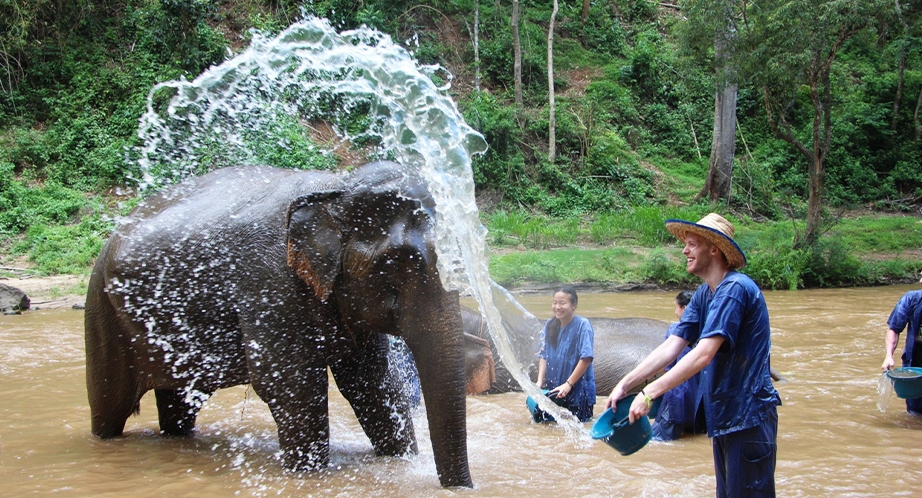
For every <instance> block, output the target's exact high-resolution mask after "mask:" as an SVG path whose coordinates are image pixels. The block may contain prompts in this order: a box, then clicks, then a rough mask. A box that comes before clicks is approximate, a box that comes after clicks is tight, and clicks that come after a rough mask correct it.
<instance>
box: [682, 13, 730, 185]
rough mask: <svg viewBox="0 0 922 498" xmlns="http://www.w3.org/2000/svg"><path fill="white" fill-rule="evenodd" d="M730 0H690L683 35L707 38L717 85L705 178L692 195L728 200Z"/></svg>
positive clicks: (686, 37)
mask: <svg viewBox="0 0 922 498" xmlns="http://www.w3.org/2000/svg"><path fill="white" fill-rule="evenodd" d="M733 6H734V1H733V0H716V1H700V2H692V3H691V4H690V5H689V8H688V9H687V10H686V16H687V17H686V18H687V23H688V24H689V25H690V26H688V27H686V29H684V30H682V32H683V33H684V36H683V37H684V38H685V39H691V38H695V37H705V38H711V40H712V43H713V48H714V72H715V82H716V86H717V91H716V96H715V98H714V133H713V135H712V139H711V156H710V159H709V161H708V173H707V178H706V179H705V181H704V185H703V186H702V187H701V191H700V192H698V195H697V196H696V197H695V199H701V198H708V199H710V200H711V201H715V202H716V201H720V200H724V201H730V198H731V195H732V191H733V190H732V187H733V162H734V158H735V157H736V100H737V94H738V92H739V85H738V83H737V75H736V69H735V67H734V64H735V62H734V61H733V53H734V50H735V42H736V33H737V29H738V28H737V23H736V19H737V14H736V12H734V9H733Z"/></svg>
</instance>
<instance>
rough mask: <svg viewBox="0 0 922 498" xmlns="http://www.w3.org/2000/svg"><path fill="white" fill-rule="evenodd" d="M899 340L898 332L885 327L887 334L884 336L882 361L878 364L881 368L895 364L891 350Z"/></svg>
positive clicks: (889, 367)
mask: <svg viewBox="0 0 922 498" xmlns="http://www.w3.org/2000/svg"><path fill="white" fill-rule="evenodd" d="M899 341H900V334H899V333H898V332H897V331H895V330H893V329H887V335H886V336H885V338H884V353H885V355H884V363H883V364H882V365H881V366H880V368H881V370H890V369H891V368H893V365H895V364H896V362H894V361H893V352H894V351H896V345H897V343H899Z"/></svg>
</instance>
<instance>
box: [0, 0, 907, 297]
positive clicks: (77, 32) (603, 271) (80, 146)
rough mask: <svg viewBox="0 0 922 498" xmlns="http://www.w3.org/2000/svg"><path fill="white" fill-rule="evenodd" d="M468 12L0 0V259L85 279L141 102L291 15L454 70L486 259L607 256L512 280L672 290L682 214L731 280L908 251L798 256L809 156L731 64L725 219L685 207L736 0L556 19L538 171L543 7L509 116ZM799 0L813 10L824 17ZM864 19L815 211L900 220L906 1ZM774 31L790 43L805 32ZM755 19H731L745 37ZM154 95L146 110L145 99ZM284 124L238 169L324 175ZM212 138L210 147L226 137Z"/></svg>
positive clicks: (496, 70)
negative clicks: (715, 243)
mask: <svg viewBox="0 0 922 498" xmlns="http://www.w3.org/2000/svg"><path fill="white" fill-rule="evenodd" d="M475 1H477V0H452V1H446V0H436V1H429V2H421V1H415V0H407V1H399V2H393V1H391V2H381V1H368V0H366V1H363V2H355V1H352V0H312V1H300V0H106V1H99V0H63V1H61V0H55V1H52V0H0V248H2V251H3V252H4V253H8V254H12V255H13V256H14V257H17V256H18V257H22V256H28V257H29V258H30V260H31V263H32V264H33V265H35V266H36V267H37V268H39V269H40V271H43V272H52V273H53V272H70V271H81V268H82V269H83V271H85V269H86V267H87V265H88V263H89V262H90V261H91V260H92V258H93V255H94V252H95V251H98V248H99V245H100V244H101V242H100V241H101V240H102V238H104V236H105V234H106V233H107V232H108V230H110V229H111V226H112V222H111V221H108V220H110V219H111V218H112V217H113V216H117V215H119V214H121V213H122V212H124V210H125V209H126V206H124V205H120V204H118V203H116V202H114V199H115V194H116V193H119V194H122V193H124V192H126V191H127V192H128V193H129V194H130V193H131V189H132V188H133V187H134V185H135V184H134V182H133V178H136V177H137V174H138V171H137V162H136V157H135V154H136V152H135V151H134V149H133V147H134V146H135V145H137V144H136V143H135V142H136V140H137V139H136V131H137V126H138V119H139V117H140V116H141V114H142V113H143V111H144V110H145V106H146V98H147V96H148V92H149V91H150V89H151V88H152V87H153V86H154V85H155V84H156V83H158V82H162V81H168V80H175V79H178V78H180V77H186V78H190V79H191V78H194V77H195V76H196V75H198V74H199V73H200V72H201V71H203V70H204V69H205V68H207V67H208V66H210V65H212V64H216V63H219V62H221V61H222V60H224V59H225V58H226V57H227V56H228V54H232V53H233V52H235V51H239V50H241V49H242V48H243V47H244V46H245V44H246V43H247V42H248V41H249V39H250V37H251V34H250V32H249V31H248V30H249V29H251V28H255V29H258V30H260V31H262V32H263V33H265V34H269V35H271V34H274V33H277V32H279V31H281V30H282V29H283V28H285V27H286V26H288V25H289V24H290V23H291V22H293V21H295V20H296V19H298V18H300V17H301V16H302V14H309V15H318V16H321V17H327V18H329V19H331V22H332V23H333V24H334V25H335V26H337V27H338V28H341V29H350V28H355V27H358V26H360V25H361V24H368V25H370V26H373V27H376V28H378V29H380V30H381V31H383V32H385V33H387V34H390V35H391V36H393V37H394V39H395V40H398V41H401V42H402V43H404V44H405V45H406V46H407V47H408V49H410V50H411V51H413V53H414V54H415V55H416V57H417V58H418V59H419V60H420V61H421V62H423V63H427V64H430V63H437V64H441V65H443V66H445V67H446V68H448V69H449V70H450V71H451V72H452V74H453V75H454V77H455V79H454V83H453V86H452V92H453V94H454V96H455V98H456V100H457V101H458V103H459V107H460V108H461V110H462V112H463V113H464V116H465V118H466V119H467V120H468V123H469V124H471V125H472V126H473V127H474V128H476V129H477V130H479V131H481V132H482V133H483V134H484V136H485V137H486V139H487V142H488V143H489V145H490V149H489V150H488V152H487V153H486V154H484V155H482V156H479V157H477V158H476V159H475V163H474V178H475V182H476V187H477V194H478V196H479V198H480V200H481V204H482V206H484V220H485V223H486V224H487V226H488V228H489V229H490V243H491V244H492V245H495V246H497V247H503V246H507V245H511V246H513V247H519V246H524V247H525V248H527V249H534V250H539V249H540V250H544V249H552V248H559V247H567V246H573V245H578V244H591V245H593V246H597V247H602V248H603V249H600V250H599V251H600V252H599V254H596V257H594V258H593V259H592V262H591V263H590V262H587V261H582V260H580V261H576V260H573V261H569V260H563V261H558V262H557V263H548V262H546V261H545V262H542V261H544V260H543V259H542V256H541V255H542V254H544V253H543V252H541V253H534V254H531V255H524V256H512V255H510V256H501V257H497V258H496V261H497V262H496V263H495V264H498V265H503V264H504V263H502V261H504V258H507V257H508V258H524V259H523V260H522V262H521V263H518V264H519V265H520V266H521V267H523V268H529V270H528V272H523V275H524V274H525V273H527V274H528V275H530V277H528V278H535V279H551V280H553V279H559V280H570V279H581V280H595V281H601V280H612V281H626V280H632V279H633V280H638V279H639V280H653V281H659V282H663V283H673V284H677V285H679V284H682V285H684V284H686V283H688V276H687V275H686V274H685V273H684V271H683V269H682V265H681V257H680V256H679V255H678V253H677V252H676V250H675V249H676V246H675V242H674V240H673V239H672V238H671V236H669V235H668V232H666V231H665V230H664V229H663V228H662V222H663V220H665V219H666V218H670V217H679V218H685V219H697V218H699V217H700V216H701V215H703V214H704V213H706V212H708V211H710V210H715V209H716V210H720V211H722V212H730V213H732V214H733V217H734V220H735V221H736V222H737V223H738V226H740V230H739V232H740V233H739V235H740V237H741V241H742V242H741V245H743V246H744V249H746V250H747V253H748V254H749V255H750V266H749V269H748V270H747V271H749V272H750V273H751V274H752V275H753V276H755V277H756V278H757V280H758V281H759V282H760V283H761V284H762V285H765V286H767V287H772V288H796V287H801V286H813V285H848V284H870V283H878V282H884V281H887V279H891V278H901V277H904V276H905V273H906V272H909V271H911V270H912V269H913V268H911V267H910V266H909V265H908V264H903V263H898V262H892V261H891V262H886V261H883V262H880V261H878V262H868V261H869V260H868V258H866V257H865V256H866V255H867V254H870V253H873V252H874V251H882V252H888V253H899V252H900V251H902V250H905V249H907V248H918V247H919V246H920V242H922V241H920V240H919V238H918V229H917V228H915V226H914V225H912V224H911V223H909V224H900V223H901V222H900V221H898V220H903V219H904V218H898V217H892V218H891V217H886V218H881V219H880V220H877V219H873V220H867V219H865V220H858V221H854V220H849V219H839V218H838V217H837V216H835V215H833V214H829V215H828V216H827V218H826V220H827V226H826V229H827V230H829V231H828V233H827V236H826V237H824V238H823V239H822V240H821V241H820V242H819V243H818V244H817V245H816V246H815V247H811V248H806V249H804V248H801V249H797V250H795V249H793V245H792V241H794V240H795V239H796V237H797V235H798V231H802V230H803V223H802V220H803V217H804V213H805V209H806V208H805V202H806V199H807V195H808V190H807V186H808V178H807V176H808V173H807V171H808V170H807V163H806V161H805V159H804V157H803V155H802V154H801V153H800V152H799V151H798V150H796V149H795V148H794V147H792V146H791V144H789V143H787V142H785V141H783V140H781V139H779V138H778V137H777V136H776V134H774V133H773V132H772V130H771V128H770V127H769V125H768V120H767V119H766V113H765V103H764V101H763V95H764V94H763V92H762V91H761V87H760V86H759V83H758V82H759V81H760V80H759V79H758V77H757V76H758V74H757V73H758V72H757V71H754V70H752V69H751V68H749V69H747V68H746V67H744V65H743V64H742V63H741V66H740V67H741V70H743V72H742V73H741V74H744V73H745V74H746V75H748V76H746V78H747V79H746V80H744V81H741V84H740V95H739V102H738V116H739V129H738V134H737V164H736V167H735V172H734V182H733V187H734V192H733V198H732V199H730V200H729V201H728V204H724V205H720V206H712V205H706V204H703V203H700V202H697V201H695V195H696V194H697V192H698V190H699V189H700V186H701V184H702V183H703V179H704V176H705V173H706V171H707V167H708V164H707V157H708V153H709V151H710V147H711V143H710V140H711V129H712V124H713V110H714V91H715V90H714V89H715V84H716V82H715V77H714V74H713V71H714V69H713V68H714V61H713V55H714V53H713V32H714V29H716V28H715V26H710V25H708V24H707V23H706V22H704V21H702V19H714V17H713V16H710V17H708V16H707V15H701V13H702V12H704V13H705V14H706V13H707V9H709V8H711V9H713V8H715V6H723V5H728V6H731V7H733V8H735V9H738V8H741V6H742V5H743V3H741V2H736V1H729V2H724V1H721V2H717V1H716V0H701V1H697V2H678V4H679V8H675V7H670V6H666V5H665V4H663V5H660V4H657V3H655V2H648V1H634V0H605V1H597V2H592V3H591V9H590V12H589V15H588V16H587V18H586V19H585V20H583V19H582V17H581V9H582V2H569V3H565V4H563V5H561V10H560V13H559V14H558V21H557V24H556V26H557V28H556V30H557V32H556V35H555V44H554V50H555V53H554V65H555V67H554V84H555V88H556V92H555V93H556V101H557V107H556V113H555V114H556V151H557V154H556V159H555V161H554V162H553V163H551V162H549V161H548V159H547V148H548V147H547V140H548V136H549V134H548V126H549V115H550V113H549V109H548V104H547V102H548V99H547V85H548V81H547V77H548V76H547V75H548V71H547V58H546V36H547V32H546V30H547V24H548V20H549V16H550V9H551V4H550V2H545V1H535V0H522V1H521V2H520V3H521V6H522V20H521V25H520V32H521V46H522V52H523V56H522V83H523V92H524V106H523V107H522V108H518V107H517V106H516V105H515V103H514V96H513V90H512V89H513V73H512V66H513V39H512V32H511V29H510V15H511V9H510V5H509V2H508V1H506V0H501V1H495V2H486V1H480V2H479V4H478V5H479V23H480V33H479V41H480V44H479V54H478V55H479V61H480V65H479V67H475V64H474V55H475V54H474V48H473V44H472V39H471V29H472V26H473V20H474V19H473V12H474V7H475ZM803 1H807V0H803ZM813 3H815V4H816V6H818V8H826V7H824V6H826V4H827V3H828V4H830V5H832V4H833V3H836V2H820V3H816V2H813ZM813 3H811V5H810V6H811V8H812V7H813ZM839 3H840V4H841V2H839ZM787 4H791V5H794V4H797V2H794V3H791V2H787V3H785V2H760V3H759V5H760V6H763V8H764V9H766V10H765V11H764V12H760V15H761V14H766V13H767V12H768V10H767V9H769V8H772V9H775V8H781V7H784V5H787ZM820 4H822V5H820ZM884 4H886V5H884ZM747 5H749V4H747ZM868 5H870V3H869V4H868ZM874 5H880V7H879V8H877V10H874V11H867V12H863V14H862V15H865V16H866V17H867V18H868V19H867V23H866V24H865V25H864V27H863V28H862V29H861V30H860V31H859V32H857V33H856V34H855V35H854V36H853V37H851V38H850V39H849V40H848V42H847V43H846V44H844V45H843V46H841V47H839V48H838V50H839V52H838V56H837V58H836V60H835V63H834V65H833V67H832V71H831V79H832V83H833V84H832V85H831V87H832V88H833V91H834V92H835V94H834V96H833V97H834V102H835V105H834V107H833V108H832V109H831V112H832V116H831V117H832V123H833V129H832V131H831V136H832V145H831V147H830V149H829V150H828V153H827V155H826V165H827V170H826V189H825V202H826V205H828V206H829V207H830V208H831V209H830V213H834V212H836V211H838V210H840V209H845V208H855V207H864V206H870V207H872V208H875V209H879V210H887V211H896V212H913V211H916V210H918V207H919V204H920V200H922V150H920V145H922V136H920V135H922V127H920V125H919V109H918V105H917V104H916V103H915V102H916V100H920V102H922V99H919V98H918V97H919V95H920V94H922V43H920V42H922V38H920V32H919V23H918V18H919V11H920V7H919V6H905V5H904V6H902V10H896V9H895V6H899V5H900V4H899V3H896V4H894V3H892V2H875V3H874ZM779 6H781V7H779ZM750 7H751V6H750ZM795 7H796V5H795ZM696 9H698V10H696ZM772 12H775V14H774V17H771V19H772V20H773V22H775V21H777V22H781V21H786V22H791V23H794V22H795V21H796V16H795V15H794V14H797V12H793V11H791V10H788V11H784V10H783V9H782V10H778V11H772ZM779 16H780V17H779ZM785 16H787V17H785ZM765 18H766V19H768V17H765ZM751 19H761V17H759V16H756V15H753V16H751ZM808 24H809V23H808ZM791 26H793V27H790V29H795V28H796V29H798V30H800V31H798V33H800V32H802V30H803V29H806V28H805V27H804V26H800V25H795V24H792V25H791ZM767 27H769V26H768V25H767V24H765V25H756V26H746V31H745V33H746V34H747V35H751V34H753V33H755V34H758V33H759V32H760V31H759V29H767ZM740 32H741V33H742V32H743V31H742V26H741V31H740ZM766 36H767V35H766ZM766 39H767V38H766ZM746 40H747V42H751V41H752V40H753V39H752V38H747V39H746ZM756 41H758V40H756ZM766 46H767V45H766ZM752 47H755V48H752ZM752 47H750V49H752V50H756V49H758V48H759V45H758V44H754V45H752ZM782 55H784V54H782ZM792 57H793V55H792ZM772 60H775V61H777V62H778V64H781V63H792V64H793V62H796V61H794V60H793V59H792V60H785V59H784V58H783V57H781V56H778V57H776V58H775V59H772ZM779 67H781V66H779ZM776 69H777V68H776ZM475 71H479V74H480V89H479V91H478V90H476V89H474V87H473V81H474V74H475ZM747 71H748V72H747ZM794 90H795V91H794V93H793V94H792V95H791V100H790V101H789V102H788V103H787V104H788V107H787V112H788V117H789V119H790V125H791V126H792V133H794V134H795V135H797V136H799V137H807V136H808V135H809V133H810V131H811V129H810V127H811V123H812V119H813V116H812V113H813V109H812V108H811V107H810V105H809V95H807V90H806V88H805V87H803V86H795V87H794ZM166 97H167V95H159V94H158V95H156V96H155V98H154V105H155V106H156V105H160V104H162V103H163V100H164V99H165V98H166ZM357 119H360V117H359V118H357ZM281 122H282V125H281V126H280V128H279V129H276V130H258V131H256V130H254V134H253V137H252V148H253V155H254V157H256V158H258V160H260V161H261V162H265V163H267V164H272V165H276V166H281V167H295V168H330V167H334V165H333V164H332V163H331V161H332V160H331V159H330V158H328V157H325V156H319V155H317V154H316V153H314V152H312V151H313V150H314V148H313V147H311V141H312V138H311V135H310V133H309V132H308V130H307V129H306V128H305V126H304V124H303V123H300V122H298V120H296V119H290V120H288V121H281ZM280 143H284V144H288V145H287V146H286V147H282V148H280V147H277V144H280ZM213 146H214V147H216V148H219V147H220V146H221V144H220V140H217V141H216V142H215V144H213ZM129 204H130V203H129ZM917 219H918V218H916V220H917ZM837 220H838V223H836V221H837ZM887 223H894V224H895V225H887ZM878 224H879V225H880V230H879V232H880V233H881V234H884V236H882V237H877V238H874V240H873V241H872V240H867V236H866V235H864V234H863V233H862V231H863V230H866V229H867V227H868V226H874V227H875V228H876V227H877V225H878ZM891 234H892V235H891ZM913 244H914V245H913ZM631 246H636V247H642V248H646V249H648V251H646V252H645V253H644V255H642V256H640V255H637V256H636V257H637V261H636V265H623V264H620V262H621V261H622V259H621V258H622V257H627V254H626V253H623V252H621V251H622V249H621V248H624V247H631ZM560 252H561V251H559V250H552V251H550V252H549V253H553V254H557V253H560ZM574 257H576V256H574ZM580 257H582V256H580ZM528 258H532V259H528ZM632 258H633V257H631V258H628V259H629V260H630V259H632ZM526 260H527V261H526ZM532 260H534V261H532ZM571 266H574V267H582V268H598V269H597V270H591V271H589V272H588V273H587V274H586V275H579V276H573V275H570V274H568V273H567V271H569V270H565V269H564V268H565V267H571ZM503 271H504V270H502V269H500V268H498V269H496V272H497V274H499V275H501V274H502V273H503ZM539 276H540V277H539ZM510 278H512V280H516V279H519V278H524V277H523V276H521V275H519V276H514V277H510ZM498 280H500V281H502V279H501V278H498Z"/></svg>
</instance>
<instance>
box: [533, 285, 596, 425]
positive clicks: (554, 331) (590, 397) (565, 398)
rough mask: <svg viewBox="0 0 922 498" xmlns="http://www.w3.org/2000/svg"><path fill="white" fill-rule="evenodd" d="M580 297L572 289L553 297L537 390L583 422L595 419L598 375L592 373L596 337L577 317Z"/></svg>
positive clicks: (540, 358) (542, 343) (542, 347)
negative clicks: (593, 417)
mask: <svg viewBox="0 0 922 498" xmlns="http://www.w3.org/2000/svg"><path fill="white" fill-rule="evenodd" d="M578 302H579V297H578V296H577V295H576V290H574V289H573V288H572V287H564V288H562V289H560V290H558V291H557V292H555V293H554V300H553V302H552V304H551V310H552V311H553V312H554V317H553V318H551V319H550V320H548V321H547V323H546V324H545V325H544V331H543V332H542V337H541V351H540V352H539V353H538V358H539V360H538V387H541V388H543V389H550V391H551V392H550V393H548V396H550V397H552V398H555V400H554V401H555V402H556V403H557V404H558V405H560V406H562V407H564V408H567V409H568V410H570V412H571V413H572V414H573V415H575V416H576V418H578V419H579V421H580V422H586V421H588V420H590V419H591V418H592V408H593V406H595V402H596V393H595V373H594V372H593V369H592V358H593V356H594V355H593V349H592V348H593V341H594V335H595V333H594V332H593V330H592V325H591V324H590V323H589V320H587V319H586V318H583V317H581V316H578V315H576V306H577V303H578Z"/></svg>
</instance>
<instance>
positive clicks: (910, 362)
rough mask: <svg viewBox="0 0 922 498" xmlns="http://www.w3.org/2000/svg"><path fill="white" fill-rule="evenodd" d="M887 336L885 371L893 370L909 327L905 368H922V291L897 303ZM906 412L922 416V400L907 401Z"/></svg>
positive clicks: (904, 297) (888, 324) (909, 293)
mask: <svg viewBox="0 0 922 498" xmlns="http://www.w3.org/2000/svg"><path fill="white" fill-rule="evenodd" d="M919 277H920V278H919V284H922V272H920V273H919ZM887 326H888V327H889V329H888V330H887V335H886V338H885V341H884V347H885V353H886V355H885V356H884V363H883V365H881V368H882V369H883V370H884V371H887V370H890V369H891V368H893V365H894V361H893V352H894V351H896V345H897V343H898V342H899V341H900V332H902V331H903V329H905V328H906V327H907V326H908V327H909V331H908V332H907V333H906V346H905V348H904V349H903V357H902V360H903V366H904V367H922V291H909V292H907V293H906V294H903V297H901V298H900V300H899V301H898V302H897V303H896V306H895V307H894V308H893V311H892V312H891V313H890V318H889V319H887ZM906 411H907V412H909V413H911V414H913V415H918V416H922V398H910V399H907V400H906Z"/></svg>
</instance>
